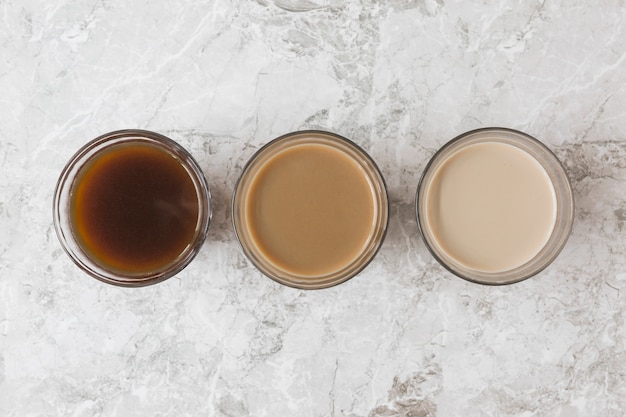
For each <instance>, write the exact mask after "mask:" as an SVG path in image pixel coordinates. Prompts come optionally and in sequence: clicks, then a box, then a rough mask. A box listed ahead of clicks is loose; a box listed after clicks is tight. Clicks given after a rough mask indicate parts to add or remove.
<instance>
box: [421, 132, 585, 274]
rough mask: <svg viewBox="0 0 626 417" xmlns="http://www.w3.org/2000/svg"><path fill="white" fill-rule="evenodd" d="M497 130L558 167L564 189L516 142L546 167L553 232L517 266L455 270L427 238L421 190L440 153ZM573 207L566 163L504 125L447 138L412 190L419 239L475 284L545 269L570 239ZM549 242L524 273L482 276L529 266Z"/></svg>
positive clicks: (446, 265) (442, 261) (450, 269)
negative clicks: (561, 216) (561, 213)
mask: <svg viewBox="0 0 626 417" xmlns="http://www.w3.org/2000/svg"><path fill="white" fill-rule="evenodd" d="M497 132H504V133H505V134H507V135H513V136H515V137H517V138H519V139H521V140H523V141H526V142H528V143H531V144H532V145H533V146H535V147H536V148H538V149H540V150H541V152H543V153H544V154H545V157H546V159H547V160H549V161H550V163H551V164H553V166H552V167H551V168H553V169H554V170H556V171H558V174H559V175H560V179H561V180H562V181H560V182H559V184H558V185H559V186H561V187H563V188H564V190H561V189H560V188H559V187H557V184H555V181H554V180H555V178H553V177H552V175H550V173H549V169H548V168H547V167H546V166H545V164H544V163H543V162H542V161H540V160H539V159H538V158H537V155H535V154H533V153H531V152H529V150H528V149H526V148H521V147H519V146H517V147H518V149H521V150H522V151H524V152H526V153H527V154H529V155H530V156H531V157H532V158H533V159H534V160H535V161H537V162H538V163H539V164H540V165H541V167H542V169H543V170H544V171H546V174H547V175H548V177H549V178H550V182H551V184H552V186H553V188H554V193H555V199H556V200H557V207H556V208H555V210H556V213H557V214H556V219H555V224H554V226H553V229H552V232H551V233H550V237H549V239H548V241H547V242H546V243H545V244H544V245H543V246H542V247H541V249H540V250H539V252H537V253H536V254H535V255H534V256H533V257H532V258H531V259H530V260H528V261H527V262H525V263H523V264H522V265H520V266H518V267H515V268H512V269H509V270H506V271H499V272H484V271H480V270H474V269H471V268H465V269H464V270H458V269H455V268H453V267H452V265H450V264H449V262H447V261H446V260H445V259H443V257H442V256H441V255H440V253H438V252H437V250H436V249H435V247H436V246H438V245H436V244H434V243H432V242H431V240H430V236H429V233H427V231H426V230H427V228H426V227H425V225H424V224H423V222H425V220H423V215H422V214H421V211H422V210H420V208H421V205H420V203H421V200H422V191H423V188H424V186H425V183H426V180H427V177H428V176H429V175H430V174H431V169H432V168H433V166H434V165H435V163H437V162H439V161H440V159H441V158H442V157H444V156H446V155H445V154H446V153H447V152H448V151H450V149H452V148H453V147H455V146H462V145H461V144H460V143H461V142H462V141H464V140H470V139H471V138H473V137H475V136H476V135H480V134H488V133H497ZM492 139H494V138H492ZM485 142H489V140H485ZM501 142H502V143H507V144H510V145H512V144H511V143H510V142H507V141H504V140H502V141H501ZM483 143H484V142H483ZM512 146H516V145H512ZM445 160H447V158H446V159H443V161H445ZM561 191H562V192H563V193H564V194H563V195H560V194H559V193H560V192H561ZM559 197H561V200H563V202H564V203H565V206H564V207H561V206H559V205H558V201H559ZM559 208H562V209H563V210H564V215H565V216H566V218H565V219H564V221H563V222H561V224H560V225H561V226H562V227H561V228H560V229H559V230H557V226H558V225H559V224H558V220H559ZM574 211H575V202H574V193H573V190H572V186H571V180H570V179H569V176H568V174H567V171H566V170H565V167H564V166H563V163H562V162H561V160H560V159H559V158H558V157H557V156H556V154H555V153H554V152H553V151H552V150H551V149H550V148H549V147H548V146H547V145H546V144H545V143H543V142H542V141H540V140H539V139H537V138H535V137H533V136H531V135H529V134H527V133H525V132H522V131H519V130H516V129H511V128H506V127H483V128H478V129H473V130H469V131H467V132H464V133H461V134H460V135H457V136H456V137H454V138H453V139H451V140H449V141H448V142H446V143H445V144H444V145H443V146H441V147H440V148H439V149H438V150H437V151H436V152H435V153H434V154H433V156H432V157H431V158H430V159H429V161H428V163H427V164H426V166H425V167H424V170H423V171H422V174H421V176H420V179H419V182H418V185H417V191H416V194H415V215H416V219H417V226H418V230H419V233H420V236H421V237H422V241H423V242H424V244H425V246H426V248H427V249H428V251H429V252H430V254H431V255H432V256H433V257H434V258H435V260H436V261H437V262H438V263H439V264H440V265H441V266H443V267H444V268H445V269H446V270H447V271H448V272H451V273H452V274H454V275H456V276H457V277H459V278H462V279H464V280H466V281H469V282H472V283H475V284H482V285H487V286H503V285H511V284H515V283H518V282H521V281H524V280H526V279H528V278H531V277H533V276H535V275H537V274H539V273H540V272H542V271H543V270H545V269H546V268H547V267H548V266H550V265H551V264H552V263H553V262H554V260H555V259H556V258H557V257H558V255H559V254H560V253H561V251H562V250H563V248H564V247H565V244H566V243H567V240H568V239H569V236H570V234H571V231H572V227H573V222H574ZM557 234H558V235H557ZM555 236H556V239H554V238H555ZM551 243H553V246H554V248H553V249H552V251H551V252H550V255H549V256H548V257H547V258H545V259H544V260H543V261H542V262H541V263H539V264H538V265H537V266H536V267H535V268H532V269H530V270H529V271H526V273H524V274H518V275H517V276H515V277H514V278H510V279H504V280H489V279H485V277H491V278H496V277H499V276H503V275H505V274H511V273H512V272H514V271H520V270H522V269H523V268H528V267H529V266H531V265H532V263H533V262H534V261H537V260H538V259H539V258H540V255H542V254H543V253H544V251H546V248H548V247H550V244H551ZM481 275H482V277H481Z"/></svg>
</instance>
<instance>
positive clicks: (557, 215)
mask: <svg viewBox="0 0 626 417" xmlns="http://www.w3.org/2000/svg"><path fill="white" fill-rule="evenodd" d="M416 215H417V223H418V227H419V230H420V233H421V235H422V237H423V240H424V242H425V244H426V247H427V248H428V250H429V251H430V252H431V253H432V255H433V256H434V257H435V259H437V261H438V262H439V263H440V264H441V265H442V266H443V267H444V268H446V269H448V270H449V271H450V272H452V273H453V274H455V275H457V276H459V277H461V278H464V279H466V280H468V281H472V282H476V283H481V284H490V285H502V284H511V283H515V282H518V281H522V280H524V279H527V278H529V277H531V276H533V275H535V274H537V273H539V272H540V271H542V270H543V269H544V268H546V267H547V266H548V265H550V263H552V262H553V261H554V259H555V258H556V257H557V256H558V254H559V253H560V252H561V250H562V249H563V247H564V246H565V243H566V242H567V239H568V237H569V235H570V232H571V229H572V223H573V218H574V198H573V194H572V189H571V186H570V182H569V180H568V177H567V174H566V172H565V170H564V168H563V166H562V165H561V163H560V161H559V160H558V159H557V157H556V156H555V155H554V154H553V153H552V152H551V151H550V149H548V148H547V147H546V146H545V145H544V144H543V143H541V142H540V141H538V140H537V139H535V138H533V137H531V136H529V135H527V134H525V133H522V132H518V131H515V130H512V129H505V128H484V129H478V130H473V131H470V132H467V133H464V134H462V135H460V136H458V137H456V138H454V139H452V140H451V141H449V142H448V143H447V144H445V145H444V146H443V147H442V148H441V149H440V150H439V151H438V152H437V153H436V154H435V155H434V156H433V157H432V159H431V160H430V161H429V163H428V165H427V166H426V168H425V170H424V172H423V175H422V177H421V179H420V181H419V185H418V188H417V194H416Z"/></svg>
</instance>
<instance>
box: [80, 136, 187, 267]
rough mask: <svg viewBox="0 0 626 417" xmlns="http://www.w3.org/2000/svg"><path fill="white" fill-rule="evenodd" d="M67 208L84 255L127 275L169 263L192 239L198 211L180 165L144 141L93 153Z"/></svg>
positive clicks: (163, 151) (174, 159)
mask: <svg viewBox="0 0 626 417" xmlns="http://www.w3.org/2000/svg"><path fill="white" fill-rule="evenodd" d="M70 210H71V216H72V227H73V233H74V234H75V236H76V237H77V240H78V242H79V243H80V245H81V247H82V248H83V249H84V250H85V252H86V253H87V254H88V255H89V256H90V257H91V258H92V259H93V260H94V261H95V262H96V263H98V264H100V265H101V266H103V267H105V268H107V269H110V270H113V271H118V272H122V273H127V274H143V273H150V272H152V271H155V270H159V269H161V268H163V267H164V266H167V265H168V264H171V263H172V262H174V261H175V260H176V258H177V257H178V256H179V255H180V254H181V253H182V252H183V251H184V250H185V248H186V247H187V245H188V244H189V243H190V242H191V241H192V239H193V237H194V234H195V229H196V224H197V220H198V213H199V209H198V197H197V192H196V188H195V185H194V182H193V180H192V179H191V177H190V174H189V173H188V172H187V170H186V169H185V167H184V166H183V165H182V164H181V162H180V161H179V160H178V159H177V158H175V157H174V156H173V155H172V154H170V153H169V152H168V151H167V150H166V149H164V148H161V147H160V146H157V145H152V144H147V143H143V142H136V143H135V142H131V143H124V144H119V145H113V146H112V147H110V148H107V149H105V150H103V151H101V152H100V153H99V154H97V155H95V156H94V157H93V158H92V160H90V161H89V162H88V163H87V164H86V165H85V166H84V167H83V168H82V169H81V171H80V172H79V175H78V177H77V179H76V180H75V183H74V184H73V191H72V198H71V208H70Z"/></svg>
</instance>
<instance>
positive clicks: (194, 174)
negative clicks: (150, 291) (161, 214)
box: [52, 129, 213, 287]
mask: <svg viewBox="0 0 626 417" xmlns="http://www.w3.org/2000/svg"><path fill="white" fill-rule="evenodd" d="M134 141H138V142H146V143H150V144H152V145H154V146H159V147H160V148H162V149H163V151H164V152H167V153H169V154H171V155H172V156H173V157H175V158H176V159H177V160H178V161H179V162H180V164H181V166H182V167H183V168H184V169H185V171H186V172H187V173H188V175H189V177H190V179H191V180H192V182H193V184H194V188H195V190H196V196H197V201H198V219H197V221H196V227H195V231H194V236H193V239H192V240H190V241H189V243H188V245H187V246H186V247H185V249H184V250H183V251H182V252H181V253H180V254H179V256H178V257H177V258H175V259H174V260H172V261H171V262H169V263H167V264H164V265H163V266H162V267H159V268H157V269H155V270H154V271H149V272H145V273H137V274H134V273H129V274H124V273H123V272H121V271H117V270H111V269H108V268H107V267H106V266H103V265H102V264H100V263H98V262H97V261H95V260H94V259H92V256H90V255H89V254H88V253H87V252H86V251H85V250H83V248H82V246H81V245H80V243H79V242H78V240H77V238H76V237H75V236H74V232H73V230H72V227H71V224H70V223H71V213H70V212H69V208H68V207H67V205H68V204H69V202H70V200H71V195H70V194H71V192H72V190H73V186H74V181H75V180H76V178H77V177H78V175H79V174H80V173H81V170H82V168H83V167H84V166H85V164H87V163H88V162H89V161H91V160H92V159H93V158H94V157H95V156H97V155H99V154H100V153H101V152H103V151H105V150H106V149H108V148H109V147H112V146H116V145H119V144H124V143H130V142H134ZM52 213H53V224H54V229H55V232H56V235H57V238H58V240H59V242H60V244H61V247H62V248H63V250H64V252H65V253H66V254H67V255H68V256H69V258H70V259H71V260H72V261H73V262H74V264H76V265H77V266H78V267H79V269H80V270H82V271H83V272H85V273H87V274H88V275H90V276H91V277H93V278H95V279H97V280H99V281H102V282H105V283H107V284H112V285H116V286H120V287H144V286H148V285H153V284H157V283H159V282H162V281H165V280H166V279H169V278H171V277H173V276H174V275H176V274H178V273H179V272H181V271H182V270H183V269H184V268H185V267H187V265H189V263H191V261H192V260H193V259H194V258H195V257H196V255H197V254H198V252H199V251H200V249H201V247H202V245H203V243H204V241H205V240H206V236H207V234H208V228H209V224H210V222H211V219H212V214H213V213H212V205H211V192H210V189H209V185H208V183H207V180H206V177H205V176H204V173H203V171H202V168H201V167H200V165H199V164H198V162H197V161H196V159H195V158H194V157H193V156H192V155H191V153H190V152H189V151H187V149H185V148H184V147H183V146H182V145H180V144H179V143H178V142H176V141H174V140H173V139H170V138H168V137H167V136H164V135H162V134H160V133H156V132H153V131H149V130H143V129H122V130H115V131H111V132H108V133H104V134H102V135H100V136H98V137H96V138H95V139H92V140H90V141H88V142H87V143H85V144H84V145H82V146H81V147H80V148H79V149H78V150H77V151H76V152H75V153H74V154H73V155H72V156H71V157H70V158H69V160H68V162H67V163H66V164H65V166H64V167H63V169H62V171H61V173H60V175H59V178H58V180H57V183H56V186H55V189H54V197H53V204H52Z"/></svg>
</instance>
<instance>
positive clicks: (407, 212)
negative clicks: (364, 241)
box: [0, 0, 626, 417]
mask: <svg viewBox="0 0 626 417" xmlns="http://www.w3.org/2000/svg"><path fill="white" fill-rule="evenodd" d="M0 93H1V94H0V163H1V167H2V175H1V176H0V229H1V231H0V415H2V416H135V415H136V416H198V415H207V416H224V417H226V416H228V417H239V416H320V417H321V416H329V417H330V416H345V417H362V416H363V417H365V416H368V417H374V416H381V417H382V416H413V417H427V416H428V417H433V416H437V417H444V416H466V417H471V416H526V417H528V416H562V417H577V416H580V417H582V416H605V417H606V416H622V415H624V413H625V411H624V410H625V409H626V383H625V382H626V350H625V349H626V346H625V337H626V326H625V323H624V319H625V317H626V301H625V293H626V257H625V255H624V254H625V253H626V237H625V234H626V5H625V4H624V2H623V1H618V0H602V1H600V2H596V3H593V2H589V1H580V0H575V1H569V2H566V1H561V0H544V1H537V0H533V1H527V2H519V1H512V0H500V1H494V2H488V1H476V2H473V1H458V0H457V1H454V0H387V1H385V0H378V1H376V0H363V1H360V2H359V1H352V0H257V1H248V0H232V1H227V0H215V1H198V0H182V1H169V0H154V1H149V2H131V1H127V2H124V1H121V0H92V1H70V0H55V1H43V0H25V1H18V0H0ZM484 126H505V127H511V128H517V129H520V130H523V131H526V132H528V133H530V134H532V135H534V136H536V137H538V138H540V139H541V140H543V141H544V142H545V143H546V144H548V145H549V146H550V147H551V148H552V149H553V150H554V151H555V152H556V154H557V155H558V156H559V157H560V158H561V159H562V161H563V164H564V165H565V166H566V168H567V171H568V173H569V174H570V176H571V179H572V185H573V189H574V193H575V198H576V218H575V224H574V229H573V232H572V235H571V238H570V240H569V242H568V244H567V246H566V247H565V249H564V251H563V253H562V254H561V256H560V257H559V258H558V259H557V260H556V262H555V263H554V264H552V265H551V266H550V267H549V268H548V269H547V270H546V271H544V272H543V273H541V274H540V275H538V276H536V277H534V278H531V279H529V280H527V281H524V282H521V283H518V284H515V285H512V286H506V287H485V286H480V285H475V284H471V283H468V282H465V281H463V280H461V279H459V278H456V277H454V276H452V275H450V274H449V273H447V272H446V271H445V270H444V269H443V268H442V267H440V266H439V265H438V264H437V263H436V262H435V261H434V260H433V258H432V257H431V256H430V255H429V253H428V252H427V250H426V248H425V247H424V244H423V243H422V240H421V238H420V236H419V233H418V230H417V226H416V221H415V218H414V202H413V201H414V195H415V188H416V186H417V182H418V178H419V176H420V174H421V172H422V169H423V168H424V166H425V164H426V162H427V161H428V159H429V158H430V156H431V155H432V154H433V153H434V152H435V151H436V149H437V148H438V147H440V146H441V145H442V144H444V143H445V142H446V141H447V140H449V139H451V138H452V137H454V136H456V135H458V134H460V133H462V132H464V131H467V130H470V129H473V128H478V127H484ZM121 128H143V129H149V130H153V131H157V132H160V133H163V134H165V135H167V136H169V137H171V138H173V139H175V140H177V141H178V142H180V143H181V144H182V145H184V146H185V147H186V148H187V149H189V150H190V152H191V153H192V154H193V155H194V156H195V157H196V159H197V160H198V161H199V163H200V165H201V166H202V168H203V170H204V172H205V174H206V176H207V178H208V181H209V184H210V186H211V190H212V193H213V202H214V206H215V212H214V217H213V222H212V224H211V227H210V233H209V236H208V239H207V241H206V243H205V245H204V246H203V248H202V250H201V252H200V254H199V255H198V257H197V258H196V259H195V261H194V262H193V263H192V264H191V265H190V266H189V267H188V268H187V269H185V270H184V271H183V272H182V273H180V274H179V275H178V276H176V277H175V278H172V279H170V280H169V281H166V282H164V283H161V284H158V285H156V286H152V287H147V288H142V289H122V288H117V287H113V286H108V285H105V284H102V283H100V282H98V281H95V280H93V279H91V278H89V277H88V276H86V275H85V274H83V273H82V272H80V271H79V270H78V268H77V267H76V266H74V264H73V263H72V262H71V261H70V259H69V258H68V257H67V256H66V255H65V254H64V252H63V251H62V249H61V247H60V245H59V243H58V240H57V238H56V235H55V233H54V229H53V226H52V219H51V205H52V195H53V190H54V186H55V183H56V180H57V177H58V175H59V173H60V171H61V169H62V168H63V166H64V165H65V163H66V162H67V160H68V159H69V158H70V156H71V155H72V154H73V153H74V152H75V151H76V150H77V149H78V148H79V147H80V146H81V145H83V144H84V143H85V142H86V141H88V140H90V139H92V138H94V137H96V136H98V135H100V134H102V133H105V132H108V131H111V130H116V129H121ZM305 128H323V129H327V130H331V131H335V132H337V133H340V134H342V135H345V136H347V137H349V138H351V139H353V140H354V141H355V142H357V143H358V144H360V145H361V146H363V147H364V148H365V149H366V150H367V151H368V152H369V153H370V154H371V155H372V157H373V158H374V159H375V160H376V161H377V162H378V164H379V165H380V168H381V170H382V172H383V174H384V176H385V178H386V180H387V183H388V189H389V195H390V199H391V220H390V227H389V231H388V235H387V238H386V240H385V242H384V244H383V247H382V249H381V251H380V253H379V255H378V256H377V257H376V259H375V260H374V262H373V263H372V264H371V265H370V266H369V267H368V268H367V269H366V270H365V271H363V272H362V273H361V274H359V275H358V276H357V277H355V278H354V279H352V280H350V281H349V282H347V283H345V284H342V285H340V286H337V287H334V288H331V289H326V290H322V291H300V290H295V289H291V288H287V287H283V286H280V285H278V284H276V283H274V282H273V281H271V280H269V279H267V278H265V277H264V276H262V275H261V274H260V273H259V272H257V271H256V270H255V269H254V267H253V266H252V265H251V264H250V262H248V261H247V260H246V258H245V257H244V256H243V254H242V252H241V250H240V248H239V246H238V244H237V243H236V241H235V238H234V234H233V231H232V228H231V218H230V197H231V192H232V188H233V185H234V183H235V181H236V179H237V176H238V174H239V172H240V170H241V168H242V166H243V164H244V163H245V162H246V160H247V159H248V158H249V157H250V156H251V155H252V154H253V153H254V151H255V150H256V149H258V148H259V147H260V146H261V145H263V144H264V143H266V142H267V141H269V140H271V139H272V138H274V137H276V136H279V135H281V134H284V133H287V132H290V131H294V130H299V129H305Z"/></svg>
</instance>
